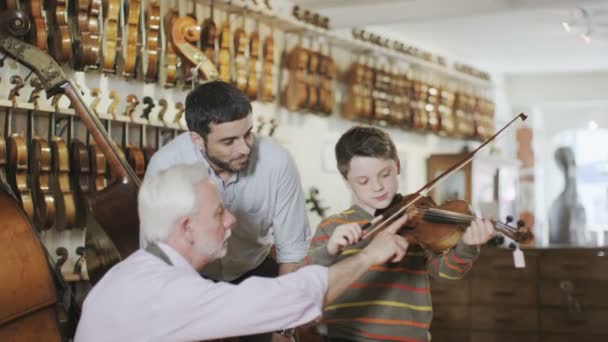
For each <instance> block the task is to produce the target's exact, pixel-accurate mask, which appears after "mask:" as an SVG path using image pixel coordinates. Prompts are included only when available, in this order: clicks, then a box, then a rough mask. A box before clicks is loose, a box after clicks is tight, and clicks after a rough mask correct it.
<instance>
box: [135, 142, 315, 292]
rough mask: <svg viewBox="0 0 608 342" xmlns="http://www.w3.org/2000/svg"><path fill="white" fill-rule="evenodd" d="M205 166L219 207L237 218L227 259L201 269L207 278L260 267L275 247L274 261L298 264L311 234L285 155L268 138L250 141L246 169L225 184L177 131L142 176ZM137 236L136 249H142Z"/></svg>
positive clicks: (234, 275)
mask: <svg viewBox="0 0 608 342" xmlns="http://www.w3.org/2000/svg"><path fill="white" fill-rule="evenodd" d="M197 162H202V163H203V164H204V165H206V167H207V169H208V171H209V175H210V178H211V181H212V182H213V183H214V184H215V185H216V186H217V189H218V191H219V192H220V194H221V196H222V199H223V202H224V206H225V207H226V208H228V210H230V212H232V213H233V214H234V215H235V217H236V218H237V223H236V225H235V226H234V227H233V228H232V235H231V237H230V239H229V240H228V251H227V253H226V256H225V257H224V258H222V259H220V260H217V261H216V262H214V263H211V264H209V265H207V267H205V269H204V270H203V272H202V273H203V274H204V275H205V276H207V277H209V278H211V279H215V280H224V281H230V280H234V279H236V278H238V277H240V276H241V275H243V274H244V273H246V272H247V271H250V270H252V269H254V268H256V267H257V266H259V265H260V264H261V263H262V262H263V261H264V259H265V258H266V256H267V255H268V253H269V251H270V248H271V246H272V244H273V243H274V244H275V245H276V249H277V261H278V262H279V263H290V262H299V261H301V260H302V259H304V257H305V256H306V253H307V252H308V241H309V240H310V236H311V230H310V224H309V222H308V215H307V213H306V202H305V200H304V193H303V191H302V185H301V182H300V175H299V173H298V170H297V168H296V166H295V163H294V162H293V160H292V158H291V156H290V155H289V152H288V151H287V150H286V149H285V148H283V147H282V146H280V145H278V144H277V143H275V142H274V141H273V140H272V139H268V138H265V137H258V136H256V137H255V138H254V143H253V146H252V151H251V157H250V163H249V168H248V169H247V170H245V171H243V172H239V173H237V174H234V175H233V176H232V178H231V179H230V180H228V182H226V183H225V184H224V182H223V181H222V179H221V178H220V177H219V176H218V175H217V174H216V173H215V171H213V169H212V168H211V167H210V166H209V164H208V163H207V161H206V159H205V158H204V156H203V154H202V153H201V151H200V150H198V148H197V147H196V146H195V145H194V144H193V143H192V140H191V139H190V133H189V132H186V133H182V134H180V135H179V136H177V137H175V139H173V140H172V141H170V142H169V143H168V144H167V145H165V146H163V147H162V148H161V149H160V150H159V151H158V152H156V153H155V154H154V156H153V157H152V159H151V161H150V164H149V165H148V169H147V170H146V176H148V175H151V174H154V173H156V172H159V171H161V170H164V169H167V168H169V167H171V166H174V165H177V164H194V163H197ZM144 245H145V244H144V243H143V239H141V235H140V246H142V247H143V246H144Z"/></svg>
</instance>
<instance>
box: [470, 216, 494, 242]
mask: <svg viewBox="0 0 608 342" xmlns="http://www.w3.org/2000/svg"><path fill="white" fill-rule="evenodd" d="M495 234H496V232H495V231H494V225H493V224H492V222H490V221H489V220H482V219H476V220H475V221H473V222H471V225H470V226H469V227H468V228H467V230H466V231H465V232H464V234H463V235H462V242H463V243H464V244H465V245H468V246H478V245H483V244H484V243H486V242H488V240H490V239H491V238H492V237H493V236H494V235H495Z"/></svg>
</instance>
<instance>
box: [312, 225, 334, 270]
mask: <svg viewBox="0 0 608 342" xmlns="http://www.w3.org/2000/svg"><path fill="white" fill-rule="evenodd" d="M327 222H328V220H324V221H322V222H321V223H320V224H319V226H318V227H317V231H316V232H315V236H314V237H313V238H312V240H311V241H310V248H309V249H308V255H307V256H306V258H305V259H304V264H306V265H310V264H317V265H323V266H329V265H331V264H333V263H334V262H336V260H337V259H338V256H337V255H331V254H329V253H328V252H327V242H328V241H329V238H330V237H331V234H332V232H333V231H334V229H335V224H334V225H331V226H329V225H327V226H325V225H326V224H327Z"/></svg>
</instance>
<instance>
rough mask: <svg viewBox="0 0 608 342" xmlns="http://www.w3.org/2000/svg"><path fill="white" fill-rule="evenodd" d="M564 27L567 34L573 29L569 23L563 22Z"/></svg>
mask: <svg viewBox="0 0 608 342" xmlns="http://www.w3.org/2000/svg"><path fill="white" fill-rule="evenodd" d="M562 27H563V28H564V30H566V32H570V31H572V28H571V27H570V24H569V23H568V22H567V21H562Z"/></svg>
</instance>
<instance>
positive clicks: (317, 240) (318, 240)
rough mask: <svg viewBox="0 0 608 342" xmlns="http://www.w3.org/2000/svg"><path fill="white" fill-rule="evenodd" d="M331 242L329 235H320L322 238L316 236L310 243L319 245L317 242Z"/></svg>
mask: <svg viewBox="0 0 608 342" xmlns="http://www.w3.org/2000/svg"><path fill="white" fill-rule="evenodd" d="M326 240H329V236H327V235H320V236H315V237H314V238H313V239H312V240H311V241H310V243H317V242H321V241H326Z"/></svg>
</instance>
